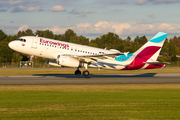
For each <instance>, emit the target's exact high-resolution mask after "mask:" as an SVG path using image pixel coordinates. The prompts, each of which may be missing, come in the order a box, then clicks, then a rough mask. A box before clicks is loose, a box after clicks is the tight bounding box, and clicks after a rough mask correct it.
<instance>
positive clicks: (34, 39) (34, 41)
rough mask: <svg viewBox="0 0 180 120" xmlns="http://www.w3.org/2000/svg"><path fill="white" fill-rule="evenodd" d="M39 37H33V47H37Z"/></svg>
mask: <svg viewBox="0 0 180 120" xmlns="http://www.w3.org/2000/svg"><path fill="white" fill-rule="evenodd" d="M37 42H38V38H33V40H32V46H31V48H34V49H37V44H38V43H37Z"/></svg>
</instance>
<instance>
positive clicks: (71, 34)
mask: <svg viewBox="0 0 180 120" xmlns="http://www.w3.org/2000/svg"><path fill="white" fill-rule="evenodd" d="M76 36H77V35H76V33H74V31H73V30H71V29H68V30H67V31H66V32H65V34H64V39H63V41H67V42H69V41H70V37H73V38H76ZM71 40H72V39H71Z"/></svg>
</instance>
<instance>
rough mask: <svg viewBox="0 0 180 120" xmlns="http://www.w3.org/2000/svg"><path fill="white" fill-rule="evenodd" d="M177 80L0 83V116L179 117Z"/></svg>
mask: <svg viewBox="0 0 180 120" xmlns="http://www.w3.org/2000/svg"><path fill="white" fill-rule="evenodd" d="M179 113H180V84H124V85H123V84H121V85H27V86H26V85H1V86H0V120H13V119H18V120H37V119H41V120H49V119H50V120H62V119H66V120H110V119H111V120H118V119H119V120H139V119H146V120H155V119H158V120H170V119H173V120H179V119H180V114H179Z"/></svg>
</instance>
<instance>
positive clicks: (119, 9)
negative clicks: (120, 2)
mask: <svg viewBox="0 0 180 120" xmlns="http://www.w3.org/2000/svg"><path fill="white" fill-rule="evenodd" d="M113 11H124V10H123V9H114V10H113Z"/></svg>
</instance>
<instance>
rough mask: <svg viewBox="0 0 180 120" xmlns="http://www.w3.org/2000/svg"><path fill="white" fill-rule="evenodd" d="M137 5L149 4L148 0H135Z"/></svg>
mask: <svg viewBox="0 0 180 120" xmlns="http://www.w3.org/2000/svg"><path fill="white" fill-rule="evenodd" d="M134 4H135V5H145V4H148V0H138V1H136V2H134Z"/></svg>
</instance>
